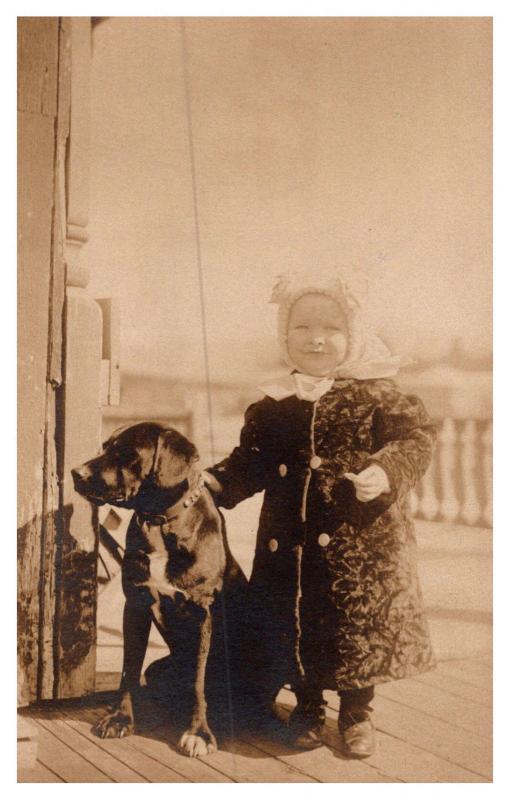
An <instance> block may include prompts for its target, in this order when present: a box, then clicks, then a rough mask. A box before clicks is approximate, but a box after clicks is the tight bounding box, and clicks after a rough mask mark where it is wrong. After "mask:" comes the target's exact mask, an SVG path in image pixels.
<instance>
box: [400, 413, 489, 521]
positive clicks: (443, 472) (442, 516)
mask: <svg viewBox="0 0 510 800" xmlns="http://www.w3.org/2000/svg"><path fill="white" fill-rule="evenodd" d="M436 424H437V425H438V441H437V445H436V449H435V452H434V456H433V459H432V463H431V465H430V467H429V469H428V470H427V472H426V474H425V477H424V478H423V480H422V481H421V483H420V485H419V486H418V487H417V489H416V491H414V492H413V493H412V495H411V507H412V511H413V514H414V515H415V516H416V517H418V518H421V519H427V520H437V521H447V522H458V523H463V524H465V525H477V526H481V527H490V526H492V422H491V420H487V419H452V418H450V417H447V418H445V419H443V420H437V421H436Z"/></svg>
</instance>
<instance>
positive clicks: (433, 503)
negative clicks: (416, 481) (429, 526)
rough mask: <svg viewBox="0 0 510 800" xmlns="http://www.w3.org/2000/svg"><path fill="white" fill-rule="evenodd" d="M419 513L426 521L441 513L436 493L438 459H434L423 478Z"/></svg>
mask: <svg viewBox="0 0 510 800" xmlns="http://www.w3.org/2000/svg"><path fill="white" fill-rule="evenodd" d="M418 511H419V514H420V516H421V517H425V519H434V517H435V516H436V515H437V512H438V511H439V500H438V498H437V493H436V459H435V458H434V459H433V460H432V462H431V464H430V466H429V468H428V470H427V472H426V473H425V475H424V476H423V478H422V482H421V497H420V500H419V505H418Z"/></svg>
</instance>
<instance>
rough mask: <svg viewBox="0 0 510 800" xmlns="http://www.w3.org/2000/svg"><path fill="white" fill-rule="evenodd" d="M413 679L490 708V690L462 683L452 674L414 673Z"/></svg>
mask: <svg viewBox="0 0 510 800" xmlns="http://www.w3.org/2000/svg"><path fill="white" fill-rule="evenodd" d="M413 681H417V682H418V683H424V684H426V685H427V686H437V687H438V688H439V689H443V691H445V692H448V693H449V694H452V695H454V696H455V697H461V698H463V699H464V700H468V701H469V702H471V703H473V705H478V706H480V707H483V708H492V690H491V689H483V688H481V687H479V686H478V687H473V686H472V685H471V684H469V683H462V682H461V681H459V680H457V679H456V678H454V677H453V676H452V675H445V673H438V672H427V673H423V675H416V676H415V677H414V678H413Z"/></svg>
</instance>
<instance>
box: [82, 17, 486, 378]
mask: <svg viewBox="0 0 510 800" xmlns="http://www.w3.org/2000/svg"><path fill="white" fill-rule="evenodd" d="M490 35H491V29H490V20H489V19H487V18H458V17H457V18H445V17H438V18H433V17H429V18H417V17H415V18H384V17H377V18H367V17H363V18H355V17H344V18H340V17H337V18H323V17H312V18H288V17H283V18H228V17H217V18H207V19H201V18H192V19H187V20H186V21H185V23H184V26H183V25H182V24H181V22H180V21H179V20H178V19H176V18H171V17H167V18H134V17H131V18H129V17H124V18H112V19H108V20H106V21H104V22H102V23H101V24H100V25H99V26H98V27H97V28H96V29H95V32H94V37H93V72H92V140H91V199H90V221H89V225H88V231H89V242H88V244H87V246H86V248H85V250H84V253H83V257H84V258H86V259H87V263H88V266H89V268H90V271H91V274H92V279H91V283H90V286H89V288H90V290H91V291H92V293H93V294H94V296H97V297H100V296H113V297H115V298H117V301H118V303H119V306H120V311H121V367H122V369H123V370H125V371H130V372H133V371H140V372H144V371H145V372H156V373H160V374H180V375H183V376H184V375H186V376H197V377H200V376H201V375H202V374H203V372H204V369H205V357H206V353H205V352H204V336H205V341H206V343H207V359H208V364H209V370H210V372H211V374H212V377H216V378H229V379H233V378H234V379H236V378H238V379H247V378H249V376H250V375H251V374H252V373H253V372H257V370H258V371H262V372H263V371H264V370H265V369H266V368H267V367H268V365H269V364H270V363H271V362H272V360H274V358H275V357H276V354H277V348H276V343H275V335H274V332H275V313H276V311H275V308H274V306H270V305H269V304H268V298H269V295H270V292H271V287H272V285H273V283H274V281H275V279H276V276H277V275H278V273H280V272H281V271H284V270H286V269H289V268H293V267H297V268H302V267H303V266H306V267H307V268H309V269H310V270H311V271H313V268H314V265H320V266H321V268H323V267H324V266H325V265H326V266H327V267H329V268H331V270H332V271H333V270H335V269H336V268H337V267H341V268H342V269H345V268H349V269H351V268H352V269H359V268H362V269H364V270H366V271H368V273H369V274H370V276H371V280H372V293H371V302H370V305H369V309H368V311H369V316H370V318H371V320H372V322H373V324H374V326H375V327H376V329H377V330H378V331H379V332H380V333H381V335H382V336H383V338H384V339H385V341H386V342H387V343H388V344H389V345H390V347H391V348H392V349H393V350H395V351H398V352H407V353H410V354H411V355H414V356H415V357H417V358H418V359H419V358H420V357H422V358H427V359H429V358H437V359H440V358H441V357H442V356H444V355H445V353H447V352H448V350H449V349H450V348H451V346H452V343H453V341H454V339H460V340H461V342H462V344H463V346H464V348H465V349H466V350H467V351H468V352H469V353H472V354H474V355H484V354H487V353H488V352H490V348H491V337H492V331H491V304H492V297H491V276H492V268H491V191H492V188H491V182H490V157H491V153H490V147H491V86H490V79H491V76H490V70H491V64H490ZM186 87H187V88H186ZM188 104H189V109H188ZM188 111H189V113H188ZM194 190H195V197H194ZM195 199H196V203H195ZM202 310H204V311H205V317H204V316H203V314H202Z"/></svg>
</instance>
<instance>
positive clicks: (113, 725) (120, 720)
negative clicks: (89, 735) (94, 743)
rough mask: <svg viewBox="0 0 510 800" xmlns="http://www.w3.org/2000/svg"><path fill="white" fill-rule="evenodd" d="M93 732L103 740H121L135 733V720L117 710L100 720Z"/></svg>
mask: <svg viewBox="0 0 510 800" xmlns="http://www.w3.org/2000/svg"><path fill="white" fill-rule="evenodd" d="M92 732H93V733H95V735H96V736H99V737H100V738H101V739H121V738H122V737H123V736H130V735H131V734H132V733H134V732H135V726H134V723H133V718H132V717H130V716H129V715H128V714H124V713H123V712H122V711H120V710H119V709H117V710H116V711H113V712H111V713H110V714H106V716H105V717H103V718H102V719H100V720H98V722H96V724H95V725H94V727H93V728H92Z"/></svg>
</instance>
